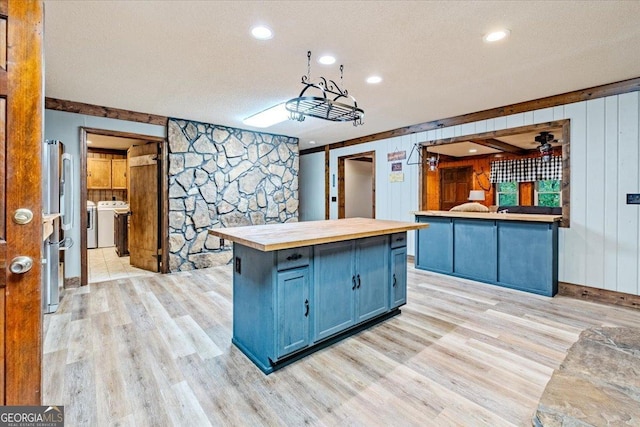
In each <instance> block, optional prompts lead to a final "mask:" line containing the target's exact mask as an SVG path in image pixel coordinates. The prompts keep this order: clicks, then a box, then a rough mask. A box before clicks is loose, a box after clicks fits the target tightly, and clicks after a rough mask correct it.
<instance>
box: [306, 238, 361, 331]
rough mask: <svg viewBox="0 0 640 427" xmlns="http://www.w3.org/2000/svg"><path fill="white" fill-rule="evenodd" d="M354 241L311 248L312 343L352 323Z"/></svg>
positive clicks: (353, 305) (354, 280) (353, 306)
mask: <svg viewBox="0 0 640 427" xmlns="http://www.w3.org/2000/svg"><path fill="white" fill-rule="evenodd" d="M354 262H355V260H354V242H353V240H351V241H346V242H336V243H327V244H324V245H317V246H314V261H313V271H314V274H313V276H314V279H313V295H314V306H315V307H314V312H313V314H314V341H319V340H321V339H324V338H327V337H329V336H331V335H333V334H336V333H338V332H341V331H342V330H343V329H346V328H348V327H350V326H352V325H353V324H354V312H355V297H354V292H355V286H354V285H355V283H356V277H355V273H354V270H355V268H354V267H355V266H354Z"/></svg>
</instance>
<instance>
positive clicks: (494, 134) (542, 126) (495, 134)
mask: <svg viewBox="0 0 640 427" xmlns="http://www.w3.org/2000/svg"><path fill="white" fill-rule="evenodd" d="M568 122H569V119H562V120H554V121H551V122H544V123H536V124H533V125H526V126H517V127H509V128H506V129H500V130H494V131H489V132H481V133H476V134H472V135H462V136H454V137H452V138H443V139H436V140H433V141H424V142H419V143H418V144H421V145H426V146H429V147H431V146H434V145H445V144H454V143H456V142H464V141H470V140H478V139H485V140H489V139H494V138H500V137H503V136H510V135H516V134H519V133H532V132H540V131H543V130H549V129H554V128H561V127H562V126H564V125H565V124H566V123H568ZM474 142H475V141H474ZM498 142H501V143H503V142H502V141H498ZM503 144H504V143H503ZM507 145H508V144H507ZM511 147H514V148H517V149H518V150H521V149H520V148H518V147H515V146H511ZM494 148H496V149H498V150H502V151H508V150H505V149H503V148H497V147H494ZM516 154H518V153H516Z"/></svg>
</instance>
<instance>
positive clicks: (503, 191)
mask: <svg viewBox="0 0 640 427" xmlns="http://www.w3.org/2000/svg"><path fill="white" fill-rule="evenodd" d="M496 190H497V193H498V206H516V205H518V204H519V203H518V200H519V198H518V182H517V181H509V182H499V183H498V184H496Z"/></svg>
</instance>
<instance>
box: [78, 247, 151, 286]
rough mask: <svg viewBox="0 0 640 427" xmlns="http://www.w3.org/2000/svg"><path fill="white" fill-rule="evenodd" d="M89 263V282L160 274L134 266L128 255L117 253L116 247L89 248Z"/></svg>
mask: <svg viewBox="0 0 640 427" xmlns="http://www.w3.org/2000/svg"><path fill="white" fill-rule="evenodd" d="M87 265H88V270H89V283H97V282H104V281H106V280H113V279H124V278H129V277H135V276H150V275H154V274H158V273H153V272H151V271H147V270H142V269H140V268H136V267H133V266H132V265H130V264H129V257H128V256H125V257H119V256H118V254H116V248H115V247H110V248H98V249H89V250H87Z"/></svg>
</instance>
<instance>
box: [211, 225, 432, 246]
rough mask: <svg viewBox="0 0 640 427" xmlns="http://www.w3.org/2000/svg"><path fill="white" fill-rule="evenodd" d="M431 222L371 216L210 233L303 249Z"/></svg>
mask: <svg viewBox="0 0 640 427" xmlns="http://www.w3.org/2000/svg"><path fill="white" fill-rule="evenodd" d="M428 226H429V224H426V223H415V222H402V221H388V220H380V219H368V218H346V219H331V220H325V221H303V222H288V223H284V224H267V225H251V226H247V227H229V228H215V229H212V230H209V234H212V235H214V236H218V237H221V238H223V239H227V240H231V241H232V242H235V243H239V244H241V245H244V246H248V247H251V248H254V249H257V250H260V251H265V252H268V251H275V250H280V249H289V248H299V247H302V246H311V245H318V244H322V243H330V242H340V241H344V240H352V239H360V238H362V237H371V236H380V235H383V234H392V233H399V232H403V231H409V230H417V229H419V228H426V227H428Z"/></svg>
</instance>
